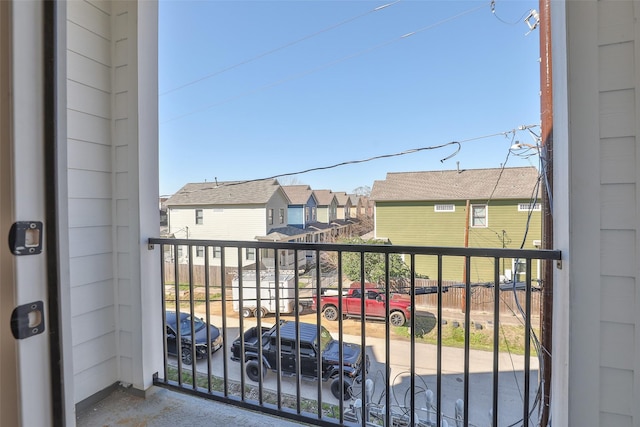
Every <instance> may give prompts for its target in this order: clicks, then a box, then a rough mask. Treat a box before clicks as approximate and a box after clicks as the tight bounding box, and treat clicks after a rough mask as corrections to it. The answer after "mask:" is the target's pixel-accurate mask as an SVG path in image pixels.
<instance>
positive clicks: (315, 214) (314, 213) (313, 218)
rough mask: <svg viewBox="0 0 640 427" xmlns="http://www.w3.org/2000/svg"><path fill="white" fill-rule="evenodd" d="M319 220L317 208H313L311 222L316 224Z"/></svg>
mask: <svg viewBox="0 0 640 427" xmlns="http://www.w3.org/2000/svg"><path fill="white" fill-rule="evenodd" d="M316 218H317V212H316V208H315V207H313V208H311V221H312V222H314V221H315V220H316Z"/></svg>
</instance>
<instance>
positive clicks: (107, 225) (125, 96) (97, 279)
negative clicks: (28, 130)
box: [66, 1, 158, 402]
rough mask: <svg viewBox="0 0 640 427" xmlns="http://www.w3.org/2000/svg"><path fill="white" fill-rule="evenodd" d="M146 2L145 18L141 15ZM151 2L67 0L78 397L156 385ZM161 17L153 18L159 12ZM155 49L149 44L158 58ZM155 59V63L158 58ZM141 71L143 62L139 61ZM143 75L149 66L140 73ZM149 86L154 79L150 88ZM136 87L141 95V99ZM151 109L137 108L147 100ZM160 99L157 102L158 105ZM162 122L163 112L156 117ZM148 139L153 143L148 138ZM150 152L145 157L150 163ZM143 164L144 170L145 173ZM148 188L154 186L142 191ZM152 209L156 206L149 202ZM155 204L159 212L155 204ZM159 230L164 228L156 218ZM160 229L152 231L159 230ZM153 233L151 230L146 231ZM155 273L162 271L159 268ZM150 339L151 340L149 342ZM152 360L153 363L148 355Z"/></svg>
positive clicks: (69, 171) (72, 275) (72, 279)
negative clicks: (150, 241) (146, 276)
mask: <svg viewBox="0 0 640 427" xmlns="http://www.w3.org/2000/svg"><path fill="white" fill-rule="evenodd" d="M139 10H144V12H143V13H142V16H143V17H144V19H143V20H144V21H146V20H148V21H146V22H151V24H150V25H148V26H144V28H143V26H142V25H141V24H140V22H142V21H139V20H138V12H139ZM156 15H157V9H156V6H155V5H154V4H152V3H144V2H143V3H137V2H88V1H73V2H68V3H67V11H66V17H67V40H68V44H67V51H66V59H67V61H66V69H67V81H66V87H67V91H66V97H67V111H66V117H67V167H68V169H67V179H68V206H69V218H68V220H69V232H68V238H69V254H70V259H69V271H70V272H69V274H70V287H71V289H70V299H71V302H72V304H71V326H72V331H71V336H72V339H71V342H72V348H73V350H72V353H73V375H74V386H75V387H74V400H75V402H79V401H81V400H83V399H85V398H87V397H89V396H91V395H93V394H95V393H97V392H99V391H100V390H102V389H104V388H106V387H109V386H111V385H112V384H113V383H114V382H116V381H121V382H124V383H129V384H133V385H134V386H135V387H137V388H140V389H144V388H146V387H148V385H149V384H150V382H151V380H150V376H149V375H148V372H147V371H146V370H147V369H149V370H153V369H154V367H153V366H152V364H153V363H157V360H156V359H158V358H157V356H153V355H148V354H144V350H143V349H144V348H145V342H155V340H156V339H157V334H150V335H148V336H143V335H144V334H143V333H142V329H144V328H146V323H145V321H144V320H143V318H142V315H141V314H140V312H141V311H140V304H141V301H142V300H143V299H144V300H146V302H147V303H149V302H152V301H154V299H153V298H148V297H147V298H145V297H144V294H145V293H146V292H147V289H146V288H145V286H146V285H144V284H143V282H144V283H147V282H151V281H152V280H151V279H150V280H146V281H143V280H142V279H141V275H142V270H143V269H144V268H146V267H147V266H146V254H145V253H144V252H143V246H142V245H141V243H140V242H141V237H140V236H141V233H142V229H143V228H148V227H149V226H148V225H142V226H141V224H142V223H144V224H147V223H153V222H154V221H155V217H154V216H147V218H149V221H141V219H140V218H141V217H142V216H145V215H148V213H147V212H146V210H145V209H143V208H142V207H141V206H144V203H141V199H146V198H147V197H148V198H150V199H154V200H156V201H157V194H155V193H157V185H154V184H153V183H154V182H155V183H157V166H155V167H154V166H153V164H154V163H157V161H156V160H154V159H157V154H156V155H155V156H154V155H153V152H154V151H155V152H157V148H156V149H151V150H150V151H151V153H149V155H145V154H141V153H143V152H144V151H146V150H147V148H145V147H146V146H145V145H144V144H143V143H141V142H140V141H141V140H143V139H145V138H146V139H145V140H148V142H151V143H153V144H157V135H156V136H155V137H154V136H153V135H154V132H157V130H150V131H149V132H147V131H146V130H145V131H142V132H139V130H138V129H139V128H138V126H139V123H140V122H141V121H143V120H149V121H148V123H149V124H152V126H151V127H150V128H149V129H157V125H154V124H153V123H154V122H153V120H154V119H153V117H152V115H153V113H152V112H153V111H154V110H156V109H157V104H155V103H157V100H156V98H157V96H155V95H153V93H151V92H153V91H154V89H153V88H154V87H156V89H155V91H156V92H157V85H156V84H155V79H154V75H153V74H148V73H146V74H145V76H144V80H142V81H146V82H147V83H145V84H148V85H149V87H150V88H151V89H150V91H151V92H150V93H151V96H149V97H148V98H144V97H143V96H142V95H140V93H141V92H140V91H141V90H142V87H141V86H139V85H138V82H139V80H138V78H139V76H138V72H139V67H138V62H137V58H138V50H137V48H136V46H137V43H138V41H139V37H147V36H148V37H150V38H151V39H154V40H157V31H156V30H154V26H153V25H154V24H153V23H152V22H153V21H154V19H155V20H156V21H157V19H156V18H157V16H156ZM154 16H155V18H154ZM154 52H156V51H155V50H154V49H147V50H146V51H145V53H144V55H148V56H149V58H152V57H153V55H154V54H155V53H154ZM154 67H155V66H154ZM140 72H141V73H142V71H141V70H140ZM143 74H144V73H143ZM144 89H145V90H146V89H147V88H146V87H144ZM138 96H141V98H144V99H143V100H142V101H139V99H138ZM142 104H144V105H146V109H145V111H149V113H150V114H151V116H150V117H147V116H146V115H145V114H140V113H139V111H138V108H145V107H143V105H142ZM154 105H156V106H155V107H154ZM156 124H157V119H156ZM149 147H150V146H149ZM147 161H148V164H145V162H147ZM143 170H144V171H146V172H143ZM143 187H145V188H146V187H148V188H150V189H151V188H154V187H155V188H156V190H155V192H150V193H149V194H148V196H147V192H144V191H141V190H140V189H141V188H143ZM150 212H151V211H150ZM153 212H155V213H156V215H157V209H156V210H154V211H153ZM155 229H157V227H155ZM156 233H157V232H154V234H156ZM147 237H148V235H147ZM156 274H157V273H156ZM146 347H147V348H149V346H146ZM152 360H154V361H155V362H153V363H149V364H146V362H150V361H152Z"/></svg>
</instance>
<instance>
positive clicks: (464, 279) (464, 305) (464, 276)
mask: <svg viewBox="0 0 640 427" xmlns="http://www.w3.org/2000/svg"><path fill="white" fill-rule="evenodd" d="M469 205H470V202H469V200H467V208H466V210H465V212H466V213H467V219H466V220H465V224H464V247H465V248H468V247H469V217H470V216H471V212H469ZM462 283H467V259H466V258H465V259H464V266H463V267H462ZM460 308H461V309H462V312H463V313H464V312H465V311H466V309H467V291H466V288H464V289H463V290H462V307H460Z"/></svg>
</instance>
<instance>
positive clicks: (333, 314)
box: [322, 305, 338, 322]
mask: <svg viewBox="0 0 640 427" xmlns="http://www.w3.org/2000/svg"><path fill="white" fill-rule="evenodd" d="M322 314H323V315H324V318H325V319H327V320H330V321H332V322H335V321H336V320H338V309H337V308H336V307H334V306H333V305H328V306H326V307H325V308H324V310H322Z"/></svg>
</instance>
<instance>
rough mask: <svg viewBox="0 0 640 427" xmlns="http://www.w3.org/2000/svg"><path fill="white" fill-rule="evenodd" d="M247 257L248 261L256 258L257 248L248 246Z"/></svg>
mask: <svg viewBox="0 0 640 427" xmlns="http://www.w3.org/2000/svg"><path fill="white" fill-rule="evenodd" d="M245 258H246V259H247V260H248V261H254V260H255V259H256V248H247V251H246V253H245Z"/></svg>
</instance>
